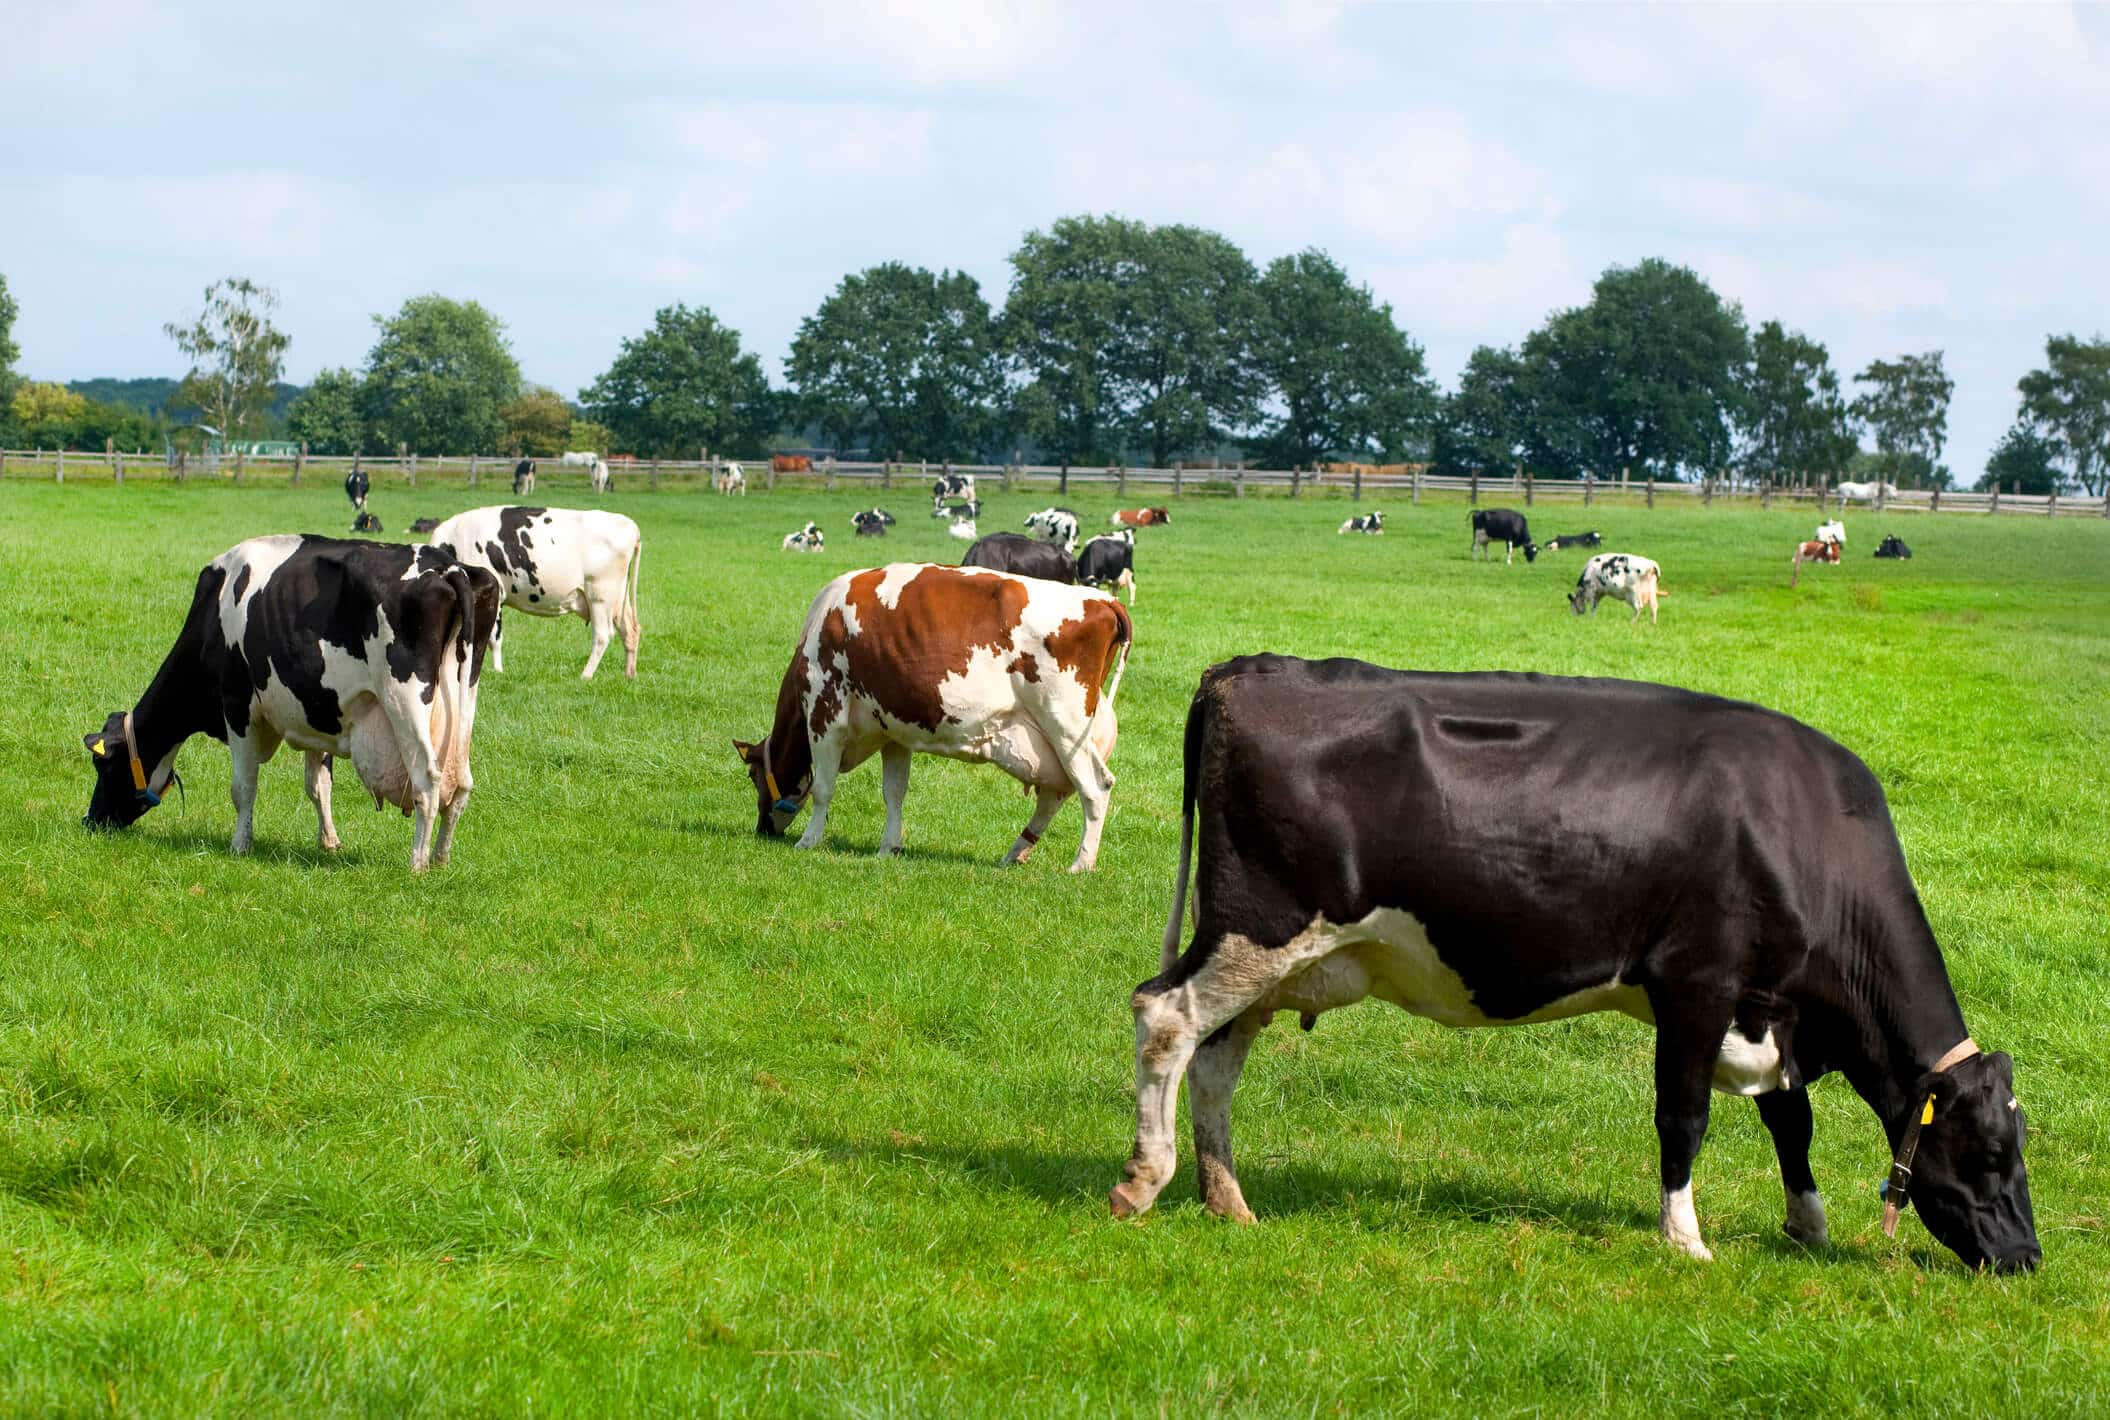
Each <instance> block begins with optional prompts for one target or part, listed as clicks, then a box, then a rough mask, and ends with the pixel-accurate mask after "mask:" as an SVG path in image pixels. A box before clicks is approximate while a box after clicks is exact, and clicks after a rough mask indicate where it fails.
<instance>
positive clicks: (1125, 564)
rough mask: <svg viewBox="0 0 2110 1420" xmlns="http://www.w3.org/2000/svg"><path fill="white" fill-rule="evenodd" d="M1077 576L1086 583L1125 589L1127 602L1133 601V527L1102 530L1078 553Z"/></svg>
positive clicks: (1134, 543) (1120, 589)
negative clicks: (1115, 530)
mask: <svg viewBox="0 0 2110 1420" xmlns="http://www.w3.org/2000/svg"><path fill="white" fill-rule="evenodd" d="M1077 580H1078V581H1080V582H1083V583H1085V584H1086V585H1088V586H1094V587H1110V588H1112V589H1113V590H1115V591H1117V592H1118V591H1124V590H1125V591H1126V592H1127V593H1128V604H1129V605H1130V606H1134V605H1135V604H1136V534H1135V529H1133V528H1123V529H1121V531H1119V532H1117V533H1101V534H1099V536H1097V537H1095V538H1093V539H1092V540H1091V541H1090V542H1087V543H1086V544H1085V545H1084V550H1083V551H1082V552H1079V553H1078V554H1077Z"/></svg>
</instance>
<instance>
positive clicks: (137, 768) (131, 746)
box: [125, 710, 161, 804]
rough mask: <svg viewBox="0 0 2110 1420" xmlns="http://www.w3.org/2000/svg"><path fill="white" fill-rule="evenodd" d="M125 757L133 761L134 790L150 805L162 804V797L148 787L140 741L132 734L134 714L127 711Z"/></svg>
mask: <svg viewBox="0 0 2110 1420" xmlns="http://www.w3.org/2000/svg"><path fill="white" fill-rule="evenodd" d="M125 755H126V757H127V758H129V759H130V760H131V761H132V788H133V789H134V790H136V791H137V792H138V793H139V795H140V797H141V798H143V799H145V800H146V801H147V802H148V803H149V804H158V803H160V802H161V796H160V795H159V794H156V793H155V792H154V791H153V790H152V789H149V788H148V787H147V768H146V766H145V765H144V764H141V763H140V762H139V741H138V739H137V738H136V737H135V736H134V735H133V734H132V712H131V711H129V710H127V711H125Z"/></svg>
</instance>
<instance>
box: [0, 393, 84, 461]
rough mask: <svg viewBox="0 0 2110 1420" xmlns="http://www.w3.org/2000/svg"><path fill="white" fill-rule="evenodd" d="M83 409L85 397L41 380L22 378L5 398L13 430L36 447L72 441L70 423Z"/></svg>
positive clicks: (60, 446)
mask: <svg viewBox="0 0 2110 1420" xmlns="http://www.w3.org/2000/svg"><path fill="white" fill-rule="evenodd" d="M87 412H88V401H87V400H85V399H83V398H82V397H81V396H79V395H77V394H75V393H73V391H71V390H69V389H67V388H66V387H65V386H64V385H58V384H50V383H48V382H45V381H42V380H24V381H22V382H21V383H20V384H18V385H16V386H15V392H14V395H13V396H12V397H11V398H10V399H9V401H8V413H9V414H10V415H11V416H12V418H13V420H14V425H15V428H16V430H17V431H18V432H19V433H20V435H21V436H22V437H23V438H25V439H28V440H29V441H30V442H31V443H32V444H34V445H36V446H37V447H38V448H42V447H44V446H45V445H46V444H49V445H51V446H52V447H53V448H62V447H64V446H66V445H67V444H70V443H72V442H73V438H74V426H75V424H77V423H78V422H79V421H80V418H81V416H82V415H83V414H85V413H87Z"/></svg>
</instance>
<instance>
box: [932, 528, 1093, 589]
mask: <svg viewBox="0 0 2110 1420" xmlns="http://www.w3.org/2000/svg"><path fill="white" fill-rule="evenodd" d="M960 565H961V566H962V567H987V568H988V569H989V570H990V571H992V572H1009V573H1011V574H1012V575H1013V576H1015V577H1038V578H1040V579H1041V580H1042V581H1043V582H1075V581H1076V580H1077V564H1076V563H1074V562H1072V561H1071V560H1070V555H1069V554H1068V553H1067V552H1064V551H1063V550H1062V549H1061V548H1059V547H1056V546H1054V545H1052V544H1050V543H1045V542H1042V541H1041V540H1040V539H1039V538H1037V537H1027V536H1026V535H1025V534H1023V533H1008V532H1000V533H991V534H989V536H987V537H983V538H976V539H975V542H974V546H972V547H970V548H968V549H967V555H966V556H965V557H963V558H961V559H960Z"/></svg>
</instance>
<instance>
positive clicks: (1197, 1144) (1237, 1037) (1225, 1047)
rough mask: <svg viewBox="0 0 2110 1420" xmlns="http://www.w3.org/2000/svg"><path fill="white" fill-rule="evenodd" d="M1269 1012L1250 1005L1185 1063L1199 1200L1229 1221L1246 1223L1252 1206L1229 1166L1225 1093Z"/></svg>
mask: <svg viewBox="0 0 2110 1420" xmlns="http://www.w3.org/2000/svg"><path fill="white" fill-rule="evenodd" d="M1272 1015H1274V1012H1272V1011H1270V1010H1267V1009H1266V1008H1264V1007H1260V1006H1255V1007H1253V1008H1252V1009H1251V1010H1249V1011H1247V1012H1245V1013H1244V1014H1243V1015H1241V1016H1239V1017H1238V1018H1237V1019H1235V1020H1233V1021H1232V1022H1231V1023H1230V1024H1229V1025H1227V1026H1223V1027H1221V1028H1220V1029H1218V1030H1217V1031H1216V1032H1215V1034H1213V1035H1211V1036H1210V1037H1209V1038H1208V1039H1207V1040H1205V1041H1203V1042H1202V1043H1201V1047H1200V1049H1198V1050H1196V1051H1195V1052H1194V1060H1193V1062H1192V1063H1191V1064H1190V1065H1189V1066H1188V1067H1187V1106H1188V1109H1189V1110H1190V1111H1191V1112H1192V1113H1193V1115H1194V1162H1195V1168H1196V1171H1197V1172H1198V1174H1199V1175H1200V1178H1199V1181H1200V1183H1201V1190H1202V1203H1203V1204H1204V1205H1205V1206H1206V1207H1207V1208H1208V1210H1209V1211H1210V1212H1211V1213H1214V1214H1216V1215H1217V1216H1218V1217H1219V1218H1229V1219H1231V1220H1232V1221H1233V1222H1239V1223H1250V1222H1252V1221H1253V1210H1252V1209H1250V1208H1248V1207H1246V1202H1245V1194H1244V1193H1243V1192H1242V1191H1240V1189H1239V1187H1238V1174H1237V1171H1236V1170H1235V1169H1234V1168H1233V1167H1232V1165H1231V1095H1232V1092H1233V1091H1235V1090H1236V1089H1237V1088H1238V1076H1239V1074H1240V1072H1241V1071H1243V1070H1244V1069H1245V1058H1246V1052H1247V1051H1249V1050H1251V1049H1252V1046H1253V1039H1254V1037H1255V1036H1257V1035H1259V1034H1260V1032H1261V1031H1263V1030H1265V1029H1267V1023H1268V1019H1269V1017H1271V1016H1272Z"/></svg>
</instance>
